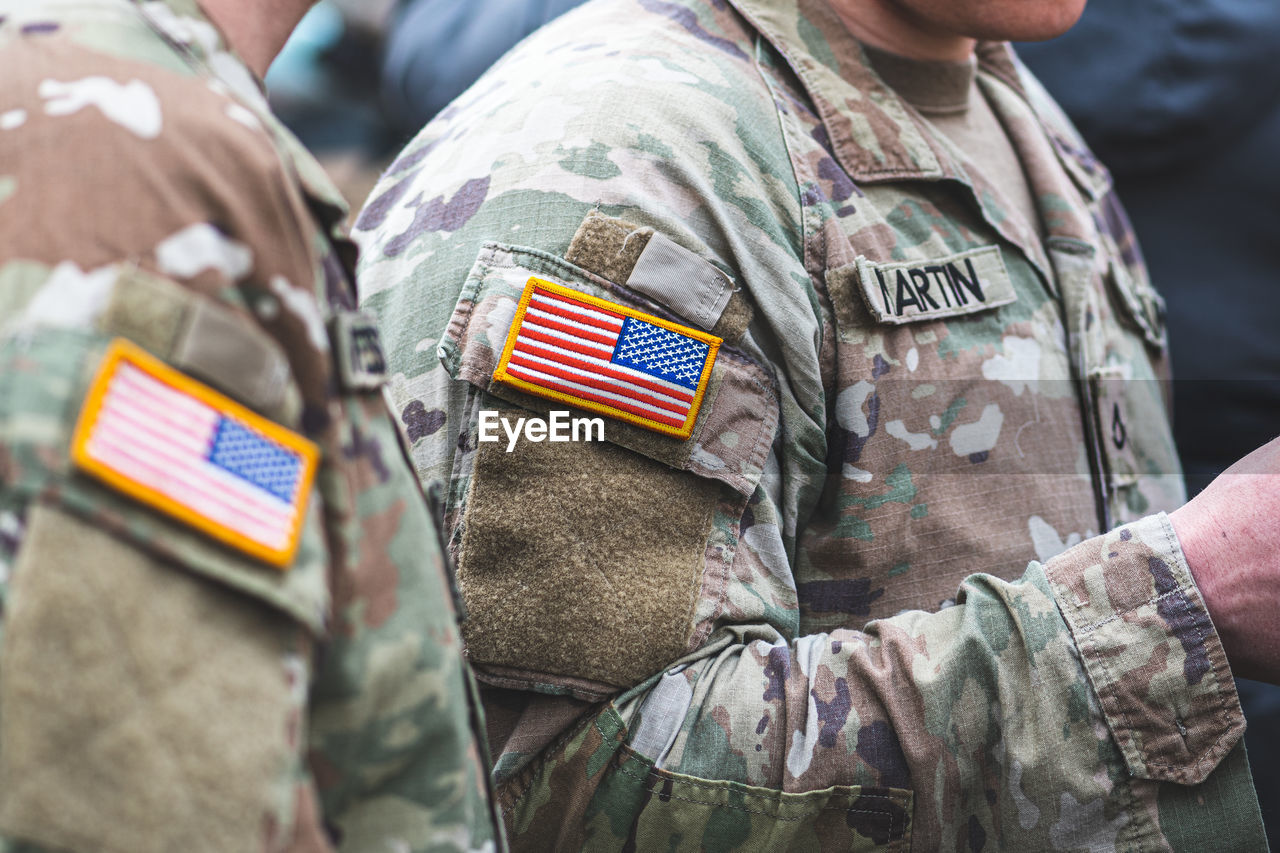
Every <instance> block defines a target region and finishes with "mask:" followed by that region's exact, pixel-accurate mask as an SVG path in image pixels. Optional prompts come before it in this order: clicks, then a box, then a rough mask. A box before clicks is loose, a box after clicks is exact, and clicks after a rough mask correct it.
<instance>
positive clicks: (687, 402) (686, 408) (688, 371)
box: [493, 278, 720, 439]
mask: <svg viewBox="0 0 1280 853" xmlns="http://www.w3.org/2000/svg"><path fill="white" fill-rule="evenodd" d="M719 347H720V339H719V338H717V337H715V336H714V335H709V334H707V333H706V332H703V331H700V330H698V329H692V328H688V327H686V326H680V325H677V324H675V323H671V322H668V321H666V320H663V319H661V318H659V317H654V316H651V315H649V314H644V313H642V312H639V311H635V310H633V309H631V308H627V307H625V306H623V305H618V304H616V303H613V302H608V301H606V300H603V299H598V298H596V297H594V296H591V295H589V294H586V293H580V292H578V291H576V290H570V289H569V288H567V287H561V286H560V285H557V284H553V283H551V282H549V281H544V280H542V279H539V278H531V279H529V282H528V284H527V285H526V286H525V290H524V294H523V295H522V297H521V299H520V305H519V308H518V309H517V311H516V315H515V319H514V320H513V321H512V324H511V331H510V333H509V334H508V335H507V342H506V346H505V348H504V350H503V353H502V359H501V361H500V362H499V364H498V368H497V370H495V371H494V375H493V378H494V381H496V382H500V383H503V384H506V385H509V386H512V387H515V388H519V389H521V390H523V391H527V392H528V393H530V394H534V395H537V396H539V397H545V398H547V399H551V400H557V401H559V402H563V403H570V404H572V405H574V406H577V407H579V408H582V409H587V410H588V411H592V412H599V413H600V414H603V415H608V416H610V417H613V418H617V419H619V420H623V421H627V422H629V423H633V424H636V425H638V426H642V427H644V428H646V429H651V430H653V431H655V432H661V433H665V434H667V435H674V436H677V437H679V438H685V439H687V438H688V437H689V436H690V434H691V433H692V432H693V425H694V422H695V421H696V420H697V417H698V409H699V408H700V407H701V405H702V398H703V395H704V394H705V393H706V387H707V381H708V379H709V378H710V376H711V368H712V365H713V364H714V363H715V358H716V353H717V352H718V350H719Z"/></svg>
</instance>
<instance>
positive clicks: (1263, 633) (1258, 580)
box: [1169, 438, 1280, 684]
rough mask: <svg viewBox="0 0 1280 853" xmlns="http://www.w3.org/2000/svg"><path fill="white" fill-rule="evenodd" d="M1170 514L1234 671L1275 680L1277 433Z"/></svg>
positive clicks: (1279, 666) (1279, 504)
mask: <svg viewBox="0 0 1280 853" xmlns="http://www.w3.org/2000/svg"><path fill="white" fill-rule="evenodd" d="M1169 518H1170V520H1171V521H1172V522H1173V529H1174V531H1175V532H1176V533H1177V534H1178V540H1179V541H1180V542H1181V543H1182V551H1183V553H1184V554H1186V556H1187V563H1188V564H1189V565H1190V566H1191V574H1192V576H1193V577H1194V578H1195V581H1196V585H1197V586H1199V587H1200V592H1201V594H1202V595H1203V596H1204V600H1205V605H1206V606H1207V607H1208V608H1209V617H1210V618H1211V619H1212V620H1213V624H1214V626H1215V627H1216V628H1217V629H1218V635H1219V636H1220V637H1221V638H1222V646H1223V648H1224V649H1225V650H1226V653H1227V659H1228V660H1229V661H1230V662H1231V670H1232V672H1233V673H1234V674H1235V675H1237V676H1242V677H1245V678H1255V679H1258V680H1260V681H1268V682H1271V683H1272V684H1280V438H1278V439H1275V440H1274V441H1271V442H1270V443H1268V444H1266V445H1264V446H1263V447H1260V448H1258V449H1257V450H1255V451H1254V452H1252V453H1250V454H1249V455H1248V456H1246V457H1244V458H1243V459H1241V460H1240V461H1239V462H1237V463H1236V464H1234V465H1232V466H1231V467H1230V468H1228V469H1227V470H1226V471H1224V472H1222V473H1221V474H1219V475H1218V477H1217V478H1216V479H1215V480H1214V481H1213V482H1212V483H1210V484H1209V486H1208V488H1206V489H1205V490H1204V491H1203V492H1201V493H1200V494H1199V495H1197V496H1196V497H1195V498H1194V499H1192V500H1191V501H1189V502H1188V503H1187V504H1185V505H1184V506H1182V507H1181V508H1179V509H1177V510H1175V511H1174V512H1173V513H1171V514H1170V516H1169Z"/></svg>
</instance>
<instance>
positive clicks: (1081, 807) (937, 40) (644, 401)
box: [356, 0, 1280, 851]
mask: <svg viewBox="0 0 1280 853" xmlns="http://www.w3.org/2000/svg"><path fill="white" fill-rule="evenodd" d="M1080 6H1081V3H1079V2H1071V0H1063V1H1062V2H1054V3H1036V4H1031V3H1019V2H1012V0H1009V2H1003V0H1002V2H986V0H983V2H978V0H963V2H953V1H952V0H831V2H830V3H828V2H827V0H598V2H593V3H589V4H587V5H586V6H583V7H580V8H579V9H577V10H575V11H573V12H570V13H568V14H567V15H566V16H565V17H564V18H561V19H560V20H559V21H557V22H556V23H553V24H551V25H550V26H549V27H548V28H546V29H544V30H542V31H541V32H540V33H538V34H536V35H535V36H533V37H531V39H530V40H528V41H526V42H525V43H524V44H523V45H522V46H521V47H519V48H517V49H516V50H515V51H514V52H513V53H511V54H509V55H508V56H507V57H506V58H505V59H504V60H503V61H502V62H501V63H500V64H499V65H498V66H497V67H496V68H495V69H494V70H493V71H492V72H491V73H490V74H489V75H488V76H487V77H485V78H482V79H481V80H480V81H479V82H478V83H477V85H476V86H475V87H474V88H472V89H471V90H470V92H469V93H467V94H465V95H463V96H462V98H461V99H460V100H458V101H457V102H455V103H454V104H453V105H452V107H450V108H449V109H447V110H446V111H445V112H444V114H443V115H442V116H441V117H440V118H439V119H438V120H437V121H435V122H434V123H432V124H431V125H429V126H428V127H427V128H426V129H425V130H424V132H423V133H422V134H421V135H420V136H419V137H418V138H417V139H415V140H414V141H413V142H412V143H411V144H410V146H409V147H408V149H407V150H406V151H405V153H404V154H403V156H401V157H400V159H399V160H398V162H396V163H395V164H393V165H392V167H391V168H390V169H389V170H388V172H387V174H386V175H385V176H384V179H383V181H382V183H381V185H380V186H379V187H378V188H377V189H376V190H375V192H374V194H373V195H372V197H371V200H370V202H369V203H368V205H367V207H366V208H365V210H364V211H363V213H362V214H361V217H360V219H359V220H358V222H357V229H356V230H357V234H358V236H359V239H360V240H361V242H362V245H363V247H364V249H365V253H364V255H363V259H364V260H363V266H362V275H363V278H362V294H363V295H364V298H365V305H366V307H369V308H372V309H375V310H376V311H377V312H378V313H379V315H380V318H381V323H382V329H383V332H384V340H386V341H388V352H387V355H388V361H389V363H390V365H391V371H392V374H393V375H392V379H391V384H390V388H391V393H392V396H393V398H394V401H395V406H396V408H397V409H398V410H399V413H400V418H401V422H402V425H403V427H404V429H405V431H406V433H407V435H408V437H409V439H410V441H411V442H412V443H413V455H414V461H415V464H416V466H417V468H418V473H419V476H420V477H421V478H422V479H423V481H424V482H427V483H436V482H439V483H444V484H447V487H448V492H447V493H448V503H447V508H446V516H445V517H446V524H445V527H446V532H447V534H448V536H449V547H450V549H451V550H452V551H453V552H454V553H455V554H456V555H457V557H458V560H459V579H460V584H461V587H462V590H463V595H464V598H465V599H466V601H467V606H468V610H469V613H470V618H469V620H468V622H467V624H466V626H465V635H466V638H467V641H468V646H469V653H470V659H471V661H472V662H473V664H474V665H475V666H476V669H477V674H478V677H479V679H480V680H481V682H482V685H483V687H482V694H483V696H484V703H485V707H486V713H487V715H488V725H489V734H490V742H491V743H492V744H493V746H494V749H495V753H496V754H497V756H498V757H497V764H496V770H495V778H496V781H497V786H498V798H499V801H500V804H501V807H502V809H503V812H504V815H505V820H506V823H507V831H508V836H509V838H510V839H511V840H512V843H513V846H514V847H516V848H517V849H528V850H542V849H552V848H557V849H575V848H579V847H586V848H589V849H622V850H686V849H688V850H696V849H715V850H778V849H798V850H819V849H822V850H827V849H829V850H847V849H859V850H869V849H888V850H905V849H908V848H909V847H910V848H912V849H917V850H935V849H948V850H972V851H978V850H984V849H985V850H991V849H1006V850H1105V849H1121V850H1139V849H1141V850H1147V849H1159V850H1166V849H1174V850H1186V851H1195V850H1206V849H1214V850H1228V849H1229V850H1242V851H1243V850H1258V849H1263V848H1264V846H1265V841H1264V840H1263V838H1262V835H1261V825H1260V821H1259V816H1258V809H1257V805H1256V799H1255V798H1254V795H1253V790H1252V786H1251V782H1250V778H1249V775H1248V771H1247V768H1246V766H1245V762H1244V756H1243V752H1242V749H1241V748H1240V746H1239V738H1240V733H1241V730H1242V728H1243V720H1242V718H1241V715H1240V710H1239V705H1238V702H1237V699H1236V696H1235V693H1234V688H1233V686H1232V680H1231V677H1230V675H1231V670H1230V668H1229V663H1228V658H1230V665H1231V666H1237V667H1239V668H1240V669H1241V670H1248V669H1250V668H1252V669H1253V670H1254V671H1255V673H1256V674H1260V675H1263V676H1264V677H1267V678H1270V679H1273V680H1274V679H1276V678H1278V677H1280V672H1277V670H1276V662H1275V661H1276V660H1277V659H1278V658H1277V657H1276V652H1277V649H1278V648H1280V638H1277V636H1276V631H1277V628H1276V627H1275V620H1274V619H1273V618H1272V617H1268V616H1267V615H1266V613H1265V609H1266V605H1265V603H1262V602H1265V601H1266V600H1267V598H1268V597H1270V600H1271V601H1274V600H1275V595H1276V594H1277V585H1278V582H1280V579H1278V578H1277V575H1276V572H1275V568H1274V554H1275V553H1276V549H1277V547H1278V546H1280V542H1277V535H1276V533H1275V532H1273V527H1274V525H1273V523H1272V522H1270V521H1268V520H1267V519H1268V515H1267V513H1268V512H1274V511H1275V509H1276V506H1275V502H1276V498H1275V497H1274V496H1271V497H1268V494H1267V492H1266V491H1264V490H1263V486H1264V485H1265V481H1264V480H1261V479H1260V478H1248V477H1244V478H1226V479H1224V480H1223V481H1222V482H1221V483H1220V484H1218V488H1217V490H1216V493H1215V495H1214V496H1211V498H1210V499H1209V500H1208V501H1197V502H1193V503H1192V504H1188V505H1187V506H1185V507H1182V508H1180V509H1178V511H1177V513H1176V514H1175V515H1174V516H1172V519H1171V517H1170V516H1169V515H1166V514H1164V512H1163V511H1164V510H1170V511H1172V510H1174V508H1175V507H1178V506H1179V504H1180V503H1181V502H1182V499H1183V493H1182V486H1181V478H1180V475H1179V473H1178V467H1177V462H1176V459H1175V457H1174V454H1173V449H1172V444H1171V440H1170V437H1169V431H1168V424H1167V418H1166V414H1165V408H1164V401H1163V400H1162V396H1161V385H1160V381H1159V380H1160V379H1161V377H1162V376H1163V375H1164V365H1165V339H1164V332H1163V315H1162V312H1161V308H1160V301H1159V297H1158V296H1157V295H1156V294H1155V292H1154V291H1153V290H1152V289H1151V286H1150V284H1149V283H1148V280H1147V277H1146V273H1145V270H1144V268H1143V265H1142V261H1141V258H1140V256H1139V254H1138V251H1137V248H1136V247H1135V245H1134V243H1133V240H1132V235H1131V233H1130V231H1129V228H1128V225H1127V223H1126V221H1125V218H1124V215H1123V212H1122V211H1121V208H1120V206H1119V204H1118V203H1117V201H1116V199H1115V196H1114V194H1113V193H1112V191H1111V185H1110V180H1109V178H1108V175H1107V173H1106V171H1105V170H1104V169H1103V168H1102V167H1101V166H1100V165H1099V164H1098V163H1097V162H1096V161H1095V160H1094V159H1093V158H1092V157H1091V156H1090V155H1089V153H1088V152H1087V151H1086V150H1085V148H1084V147H1083V145H1082V144H1081V143H1080V141H1079V140H1078V138H1077V137H1076V135H1075V134H1074V132H1073V131H1072V129H1071V128H1070V127H1069V126H1068V125H1067V123H1066V122H1065V121H1064V120H1063V119H1062V118H1061V117H1060V115H1059V114H1058V112H1057V111H1056V109H1055V107H1054V106H1053V104H1052V103H1051V102H1050V101H1049V100H1048V99H1047V98H1046V96H1045V95H1044V94H1043V93H1042V91H1041V90H1040V89H1039V88H1038V86H1037V85H1036V83H1035V82H1034V80H1032V79H1031V78H1030V77H1029V76H1028V75H1027V74H1026V73H1025V72H1024V71H1023V69H1022V68H1021V67H1020V66H1019V64H1018V62H1017V60H1016V58H1015V57H1014V56H1013V54H1012V53H1011V52H1010V50H1009V48H1008V47H1007V45H1005V44H1002V43H1000V42H999V41H996V40H1000V39H1005V38H1011V37H1013V38H1028V37H1045V36H1047V35H1049V34H1051V33H1053V32H1057V31H1060V30H1061V29H1063V28H1065V26H1066V25H1067V24H1068V23H1069V22H1070V20H1073V19H1074V16H1075V15H1076V14H1078V13H1079V11H1080V8H1079V7H1080ZM975 38H982V39H987V41H981V42H977V41H975ZM554 411H569V412H572V415H571V417H579V416H581V417H592V416H599V417H602V418H604V419H605V423H606V427H605V438H606V439H607V440H606V441H604V442H595V443H588V442H585V441H580V442H579V443H576V444H574V443H565V442H557V441H552V440H550V438H551V437H552V436H554V434H555V433H554V424H555V420H554V418H553V416H552V415H551V413H552V412H554ZM540 419H542V420H541V421H540ZM538 422H541V423H542V425H541V426H531V424H536V423H538ZM503 423H505V424H506V425H507V430H508V431H509V433H510V434H511V436H512V438H510V439H508V438H507V437H506V435H505V434H504V433H503V432H502V431H500V430H498V429H497V427H496V426H495V425H500V424H503ZM581 437H582V436H581V435H580V438H581ZM495 438H501V440H499V441H495V440H494V439H495ZM1278 452H1280V448H1276V447H1272V448H1268V449H1267V450H1266V451H1264V452H1263V454H1262V455H1259V456H1255V457H1252V458H1251V459H1250V460H1249V464H1251V465H1265V466H1266V467H1265V470H1268V471H1272V472H1274V471H1276V470H1277V467H1276V465H1275V462H1274V457H1275V456H1276V454H1277V453H1278ZM1268 455H1269V456H1270V457H1271V458H1267V457H1268ZM1250 500H1252V501H1253V503H1252V504H1250V503H1249V501H1250ZM1232 511H1236V512H1241V513H1242V515H1241V516H1240V517H1239V519H1238V521H1239V524H1238V525H1237V524H1234V523H1233V524H1230V525H1228V526H1226V527H1222V528H1221V529H1219V527H1218V525H1217V523H1216V521H1213V520H1212V518H1213V517H1214V516H1216V517H1219V518H1229V517H1230V515H1229V513H1230V512H1232ZM1175 524H1176V526H1177V528H1178V532H1177V533H1176V534H1175V532H1174V527H1175ZM1250 525H1252V533H1250V534H1249V535H1244V536H1240V535H1237V534H1240V533H1241V532H1242V531H1248V530H1249V529H1250ZM1219 533H1221V534H1222V536H1221V537H1220V536H1219ZM1222 537H1228V538H1222ZM1180 539H1181V542H1180ZM1244 543H1252V544H1251V546H1250V547H1253V548H1254V551H1253V552H1252V553H1250V554H1244V553H1243V552H1242V553H1241V559H1239V560H1236V561H1234V562H1233V561H1232V560H1230V559H1226V558H1227V557H1228V556H1229V555H1227V554H1226V553H1225V552H1226V550H1227V549H1228V548H1237V547H1242V546H1243V544H1244ZM1219 546H1221V547H1219ZM1184 547H1185V551H1184ZM1029 559H1030V560H1031V562H1030V564H1028V560H1029ZM1191 567H1195V568H1196V576H1197V578H1198V579H1199V580H1200V581H1201V582H1202V583H1201V586H1200V587H1197V583H1196V581H1195V579H1193V576H1192V573H1191ZM1264 567H1265V568H1264ZM1232 583H1237V584H1241V586H1240V587H1237V588H1238V589H1239V588H1243V586H1244V585H1247V584H1248V583H1255V584H1257V585H1258V586H1256V587H1254V588H1255V589H1256V590H1258V593H1257V595H1256V596H1249V595H1236V594H1232V593H1229V592H1227V593H1225V594H1224V590H1226V588H1227V587H1228V586H1230V585H1231V584H1232ZM1263 590H1265V591H1266V592H1265V593H1264V592H1263ZM1255 597H1256V599H1257V600H1256V601H1252V602H1250V599H1251V598H1255ZM1206 601H1208V605H1209V606H1208V608H1207V609H1206ZM1208 610H1212V612H1213V614H1214V620H1215V622H1216V623H1217V624H1218V626H1219V628H1220V629H1221V631H1220V632H1218V631H1215V629H1214V625H1213V624H1211V623H1210V620H1209V616H1208ZM868 620H875V621H870V622H869V621H868ZM1268 620H1269V621H1268ZM1268 625H1270V627H1269V628H1268V627H1267V626H1268ZM1260 629H1263V630H1260ZM1268 630H1269V632H1270V633H1267V631H1268ZM1224 646H1225V649H1224ZM1268 655H1271V656H1272V657H1271V658H1270V662H1268V657H1267V656H1268Z"/></svg>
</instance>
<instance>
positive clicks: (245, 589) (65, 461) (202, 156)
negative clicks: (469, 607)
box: [0, 0, 501, 853]
mask: <svg viewBox="0 0 1280 853" xmlns="http://www.w3.org/2000/svg"><path fill="white" fill-rule="evenodd" d="M260 86H261V84H260V82H259V81H257V80H256V79H255V78H254V76H253V74H252V73H251V72H250V71H249V70H248V69H247V68H246V66H245V65H244V64H243V63H242V62H241V61H240V60H239V59H238V58H237V57H236V56H234V55H233V54H232V53H230V52H229V51H228V48H227V47H226V44H225V42H224V39H223V37H222V35H221V34H220V33H219V31H218V30H217V29H215V27H214V26H213V25H212V24H211V23H210V22H209V21H208V20H207V19H206V18H205V17H204V16H203V15H202V14H201V12H200V11H199V9H198V8H197V7H196V5H195V3H194V2H192V1H191V0H163V2H143V3H134V2H126V0H78V2H56V1H55V0H50V2H31V0H21V2H17V3H14V2H9V0H5V2H3V3H0V164H2V165H0V306H3V307H0V327H2V328H0V386H2V389H3V390H2V391H0V476H2V478H3V479H2V481H0V483H2V485H0V530H2V531H3V533H2V535H0V604H2V605H3V610H0V613H3V620H2V622H0V626H2V628H3V644H2V645H0V721H2V724H0V850H4V851H14V853H17V851H23V853H31V852H32V851H40V850H55V849H56V850H74V851H128V852H129V853H145V852H146V851H157V853H158V851H175V850H182V851H215V850H216V851H235V853H243V851H249V850H264V851H266V850H271V851H284V850H297V851H303V850H306V851H333V850H343V851H361V853H367V851H388V853H390V851H428V850H432V851H435V850H494V849H497V848H498V847H499V846H500V845H501V841H500V827H499V825H498V823H497V821H496V820H495V819H494V813H493V812H492V809H491V806H490V805H489V800H488V799H487V794H486V789H487V785H488V781H487V772H486V771H485V768H484V763H483V762H484V758H483V756H484V751H485V748H484V746H483V742H482V740H481V739H480V738H479V737H478V734H477V733H479V732H480V729H479V728H478V727H477V725H476V723H477V720H478V716H477V714H478V703H473V702H472V699H473V698H474V684H473V682H472V681H471V680H470V675H469V672H468V670H467V668H466V665H465V662H464V660H463V657H462V654H461V639H460V636H459V632H458V627H457V621H456V616H455V610H454V605H453V600H452V594H451V591H450V583H449V579H448V574H447V573H446V570H445V568H444V563H443V561H442V559H441V551H440V547H439V546H440V543H439V540H438V537H437V535H436V534H435V533H434V528H433V524H432V521H431V517H430V515H429V513H428V509H427V506H426V501H425V500H423V498H422V494H421V492H420V490H419V487H418V485H417V483H416V482H415V481H414V478H413V475H412V471H411V467H410V465H409V464H408V461H407V459H406V458H405V456H404V452H403V449H402V445H401V443H400V439H399V437H398V435H397V433H396V429H395V425H394V422H393V421H392V419H391V418H390V417H389V416H388V413H387V410H386V404H385V401H384V397H383V395H382V392H381V385H382V380H381V376H380V374H379V370H380V368H379V365H378V356H379V350H378V346H377V344H376V341H375V340H373V339H372V337H371V336H370V334H369V332H370V329H371V326H370V324H369V323H368V322H367V321H361V319H360V318H359V316H358V315H357V313H356V311H355V307H356V306H355V294H354V288H353V286H352V278H351V267H352V265H353V264H354V246H353V244H351V243H350V241H349V240H348V239H346V238H345V237H344V236H343V232H342V222H343V220H344V218H345V215H346V212H345V206H344V203H343V201H342V199H341V197H340V196H339V195H338V194H337V191H336V190H335V189H334V188H333V187H332V185H331V184H330V183H329V182H328V181H327V180H326V178H325V177H324V175H323V173H322V172H321V170H320V168H319V166H318V164H316V163H315V161H314V160H312V159H311V158H310V157H309V156H308V155H307V154H306V153H305V152H304V151H303V150H302V148H301V146H300V144H299V143H298V142H297V141H296V140H295V139H294V138H293V137H292V136H290V135H289V133H288V132H287V131H286V130H285V129H284V128H283V126H281V125H280V124H279V123H278V122H277V121H276V120H275V119H274V118H273V117H272V116H271V114H270V112H269V110H268V109H267V107H266V104H265V101H264V100H263V97H262V92H261V88H260ZM116 338H125V339H131V340H132V341H134V342H135V343H136V344H139V345H141V346H142V347H144V348H145V349H146V350H148V351H150V352H151V353H153V354H154V355H155V356H158V357H159V358H161V359H163V360H164V362H166V363H168V364H169V365H171V366H173V367H176V368H178V369H180V370H181V371H182V372H183V373H185V374H187V375H189V376H191V377H194V378H196V379H198V380H199V381H200V382H202V383H205V384H206V385H207V386H211V387H213V388H215V389H217V390H218V391H220V392H224V393H225V394H226V395H228V396H229V397H230V398H232V399H233V400H234V401H236V402H237V403H238V404H242V405H243V406H246V407H248V408H249V409H252V410H255V411H256V412H258V413H260V414H261V415H263V416H265V417H266V418H267V419H269V420H270V421H273V422H275V423H277V424H279V425H282V426H283V427H285V428H288V429H289V430H293V431H296V432H300V433H302V434H304V435H305V436H307V437H308V438H310V439H311V440H312V441H313V442H314V443H315V444H316V445H318V447H319V450H320V454H321V457H320V462H319V467H318V474H317V475H316V479H315V485H314V487H313V488H312V490H311V494H310V498H311V499H310V501H309V504H308V510H307V515H306V519H305V522H304V524H303V527H302V532H301V538H300V545H299V547H298V550H297V553H296V557H295V558H294V559H293V561H292V564H291V565H289V566H286V567H285V569H284V570H278V569H276V568H273V567H271V566H268V565H265V564H263V563H261V562H259V561H257V560H256V559H254V558H251V557H248V556H245V555H244V554H243V553H240V552H238V551H237V550H235V549H234V548H230V547H225V546H223V545H221V544H219V543H218V542H216V541H215V540H214V539H212V538H210V537H209V536H206V535H205V534H204V533H201V532H198V531H196V530H195V529H193V528H192V527H190V526H188V525H187V524H184V523H181V522H179V521H176V520H174V519H173V518H171V517H169V516H168V515H165V514H162V513H159V512H156V511H153V510H152V509H151V508H149V507H148V506H146V505H144V504H143V503H140V502H136V501H134V500H132V499H130V498H128V497H125V496H124V495H122V494H120V493H119V492H117V491H115V490H114V489H113V488H111V487H108V486H107V485H105V484H103V483H101V482H99V481H98V480H97V479H95V478H92V477H89V476H87V475H86V474H84V473H82V472H80V471H78V470H77V469H76V468H74V467H73V466H72V465H71V463H70V462H69V457H68V450H69V446H70V444H71V441H72V438H71V436H72V429H73V427H74V425H75V423H76V419H77V413H78V412H80V411H81V403H82V400H83V399H84V398H85V394H86V387H87V385H88V383H89V381H90V379H91V378H92V377H93V375H94V374H95V371H96V370H97V369H98V364H99V362H100V361H101V360H102V358H103V352H104V350H105V349H106V348H107V346H108V342H109V341H111V340H113V339H116ZM351 343H355V344H356V349H355V356H356V358H355V360H347V359H346V356H347V355H350V354H351V353H350V352H349V347H348V346H347V345H348V344H351ZM331 348H332V350H333V352H331ZM335 354H336V355H337V356H338V357H336V358H335Z"/></svg>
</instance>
